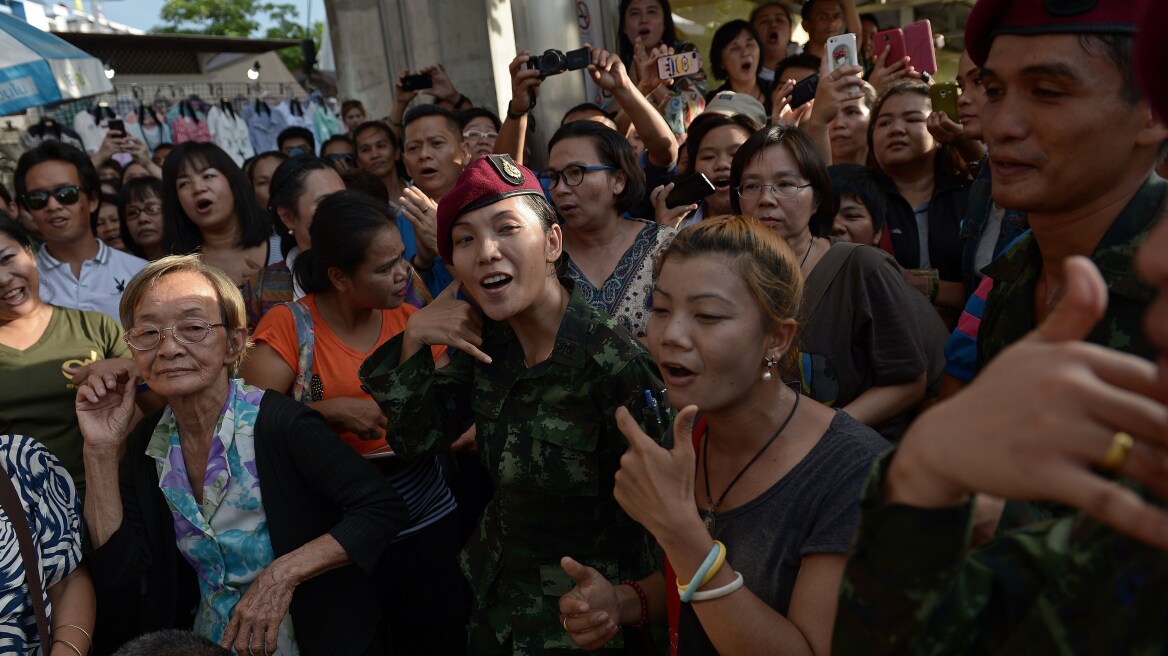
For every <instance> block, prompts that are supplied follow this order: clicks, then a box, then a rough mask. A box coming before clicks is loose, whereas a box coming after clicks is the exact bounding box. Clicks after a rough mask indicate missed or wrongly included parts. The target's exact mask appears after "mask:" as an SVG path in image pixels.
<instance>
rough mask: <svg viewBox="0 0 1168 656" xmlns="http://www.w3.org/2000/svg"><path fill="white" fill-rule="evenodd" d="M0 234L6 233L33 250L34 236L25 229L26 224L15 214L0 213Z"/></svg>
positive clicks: (6, 235)
mask: <svg viewBox="0 0 1168 656" xmlns="http://www.w3.org/2000/svg"><path fill="white" fill-rule="evenodd" d="M0 235H4V236H5V237H8V238H9V239H11V240H12V241H14V242H16V243H18V244H20V245H21V246H22V247H24V248H27V249H28V250H32V237H31V236H30V235H29V234H28V230H25V229H24V226H23V225H21V224H20V221H17V220H16V217H14V216H8V215H7V214H0Z"/></svg>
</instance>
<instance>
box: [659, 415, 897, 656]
mask: <svg viewBox="0 0 1168 656" xmlns="http://www.w3.org/2000/svg"><path fill="white" fill-rule="evenodd" d="M779 439H782V438H781V437H780V438H779ZM888 448H889V444H888V442H887V441H885V440H884V438H883V437H881V436H880V434H879V433H877V432H876V431H874V430H872V429H871V428H868V427H867V426H864V425H863V424H861V423H860V422H858V421H856V420H855V419H852V417H851V416H849V415H848V414H847V413H844V412H837V413H836V416H835V419H833V420H832V422H831V426H829V427H828V429H827V432H825V433H824V434H823V437H822V438H821V439H820V440H819V442H818V443H817V444H816V445H815V446H814V447H813V448H812V449H811V451H810V452H808V454H807V455H806V456H805V457H804V458H803V460H801V461H800V462H799V464H797V465H795V466H794V467H793V468H792V469H791V471H789V472H787V475H786V476H784V477H783V478H781V479H779V481H778V482H777V483H775V484H774V486H772V487H771V488H770V489H769V490H767V491H766V492H764V493H763V494H761V495H759V496H758V497H757V498H755V499H754V500H752V501H750V502H748V503H746V504H743V505H741V506H739V507H737V508H734V509H732V510H727V511H725V512H719V513H718V514H717V517H716V520H717V521H716V524H715V526H714V537H715V538H716V539H719V540H721V541H722V542H723V543H724V544H725V545H726V550H727V552H728V553H727V560H726V565H725V566H727V567H733V568H734V571H736V572H742V578H743V579H744V580H745V582H746V587H747V588H748V589H749V590H750V591H751V592H752V593H754V595H755V596H757V597H758V598H759V599H762V600H763V601H764V602H766V603H767V604H769V605H770V607H771V608H774V609H775V610H776V611H778V612H779V613H781V614H783V615H786V614H787V607H788V605H789V604H790V603H791V591H792V590H793V589H794V587H795V579H796V577H797V576H798V575H799V565H800V563H801V562H802V560H803V557H804V556H807V555H811V554H825V553H826V554H845V553H847V551H848V548H849V547H850V546H851V544H852V534H853V533H854V532H855V530H856V526H857V525H858V524H859V521H860V489H861V487H862V486H863V484H864V481H865V480H866V479H867V478H868V472H869V470H870V469H871V466H872V463H873V462H874V461H875V460H876V458H878V457H879V456H880V454H882V453H883V452H884V451H885V450H887V449H888ZM699 512H700V513H701V515H702V519H705V517H706V515H707V513H706V512H705V511H703V510H701V509H699ZM678 653H679V654H681V655H683V656H690V655H693V654H717V653H718V652H717V651H716V650H715V649H714V646H713V645H712V644H710V641H709V639H708V638H707V637H706V633H705V631H703V630H702V627H701V623H700V622H699V621H698V618H697V615H696V614H695V613H694V611H693V608H691V607H690V605H689V604H682V606H681V619H680V622H679V625H678Z"/></svg>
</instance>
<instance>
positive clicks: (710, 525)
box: [702, 508, 714, 537]
mask: <svg viewBox="0 0 1168 656" xmlns="http://www.w3.org/2000/svg"><path fill="white" fill-rule="evenodd" d="M702 522H704V523H705V525H706V531H708V532H709V534H710V536H711V537H713V535H714V509H713V508H710V510H709V514H708V515H706V518H705V519H703V520H702Z"/></svg>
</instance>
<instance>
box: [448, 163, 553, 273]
mask: <svg viewBox="0 0 1168 656" xmlns="http://www.w3.org/2000/svg"><path fill="white" fill-rule="evenodd" d="M525 195H530V196H539V197H540V198H543V197H544V195H543V188H542V187H540V186H539V179H538V178H537V177H536V176H535V173H533V172H531V171H530V170H529V169H527V168H526V167H523V166H519V165H518V164H516V163H515V160H513V159H511V156H510V155H484V156H482V157H479V158H477V159H475V161H473V162H471V164H470V166H468V167H466V168H465V169H463V170H462V173H461V174H460V175H459V176H458V181H457V182H455V183H454V188H453V189H451V190H450V191H448V192H446V195H445V196H443V197H442V200H440V201H438V235H437V237H438V255H440V256H442V260H443V261H445V262H447V263H449V262H450V261H451V260H450V258H451V251H452V250H453V248H454V247H453V244H451V241H450V230H451V229H452V228H453V227H454V222H455V221H456V220H457V219H458V217H460V216H462V215H463V214H466V213H467V212H471V211H474V210H477V209H479V208H480V207H486V206H487V205H492V204H494V203H497V202H499V201H501V200H503V199H504V198H510V197H512V196H525Z"/></svg>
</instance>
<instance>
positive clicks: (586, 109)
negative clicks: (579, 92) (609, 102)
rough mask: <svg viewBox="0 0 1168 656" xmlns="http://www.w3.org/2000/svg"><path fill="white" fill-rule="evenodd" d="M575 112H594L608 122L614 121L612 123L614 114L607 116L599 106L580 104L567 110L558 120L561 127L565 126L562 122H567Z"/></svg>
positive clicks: (592, 103)
mask: <svg viewBox="0 0 1168 656" xmlns="http://www.w3.org/2000/svg"><path fill="white" fill-rule="evenodd" d="M576 112H595V113H597V114H600V115H601V116H606V117H608V118H609V120H614V121H615V120H616V117H615V115H614V114H609V113H608V112H606V111H604V108H603V107H601V106H600V105H597V104H596V103H594V102H582V103H580V104H579V105H576V106H574V107H572V108H571V109H569V110H568V111H566V112H564V117H563V118H561V119H560V125H561V126H562V125H565V123H564V121H567V120H568V117H569V116H571V115H572V114H575V113H576Z"/></svg>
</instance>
